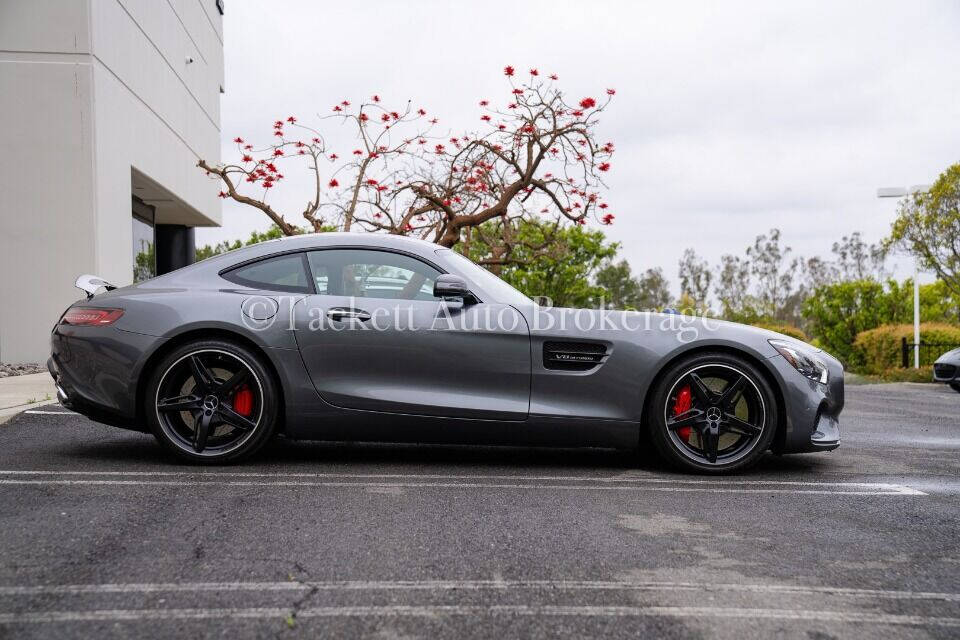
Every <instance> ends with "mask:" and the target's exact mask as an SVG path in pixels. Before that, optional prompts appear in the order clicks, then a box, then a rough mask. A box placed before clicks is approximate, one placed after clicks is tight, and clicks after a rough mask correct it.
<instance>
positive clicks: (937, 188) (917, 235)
mask: <svg viewBox="0 0 960 640" xmlns="http://www.w3.org/2000/svg"><path fill="white" fill-rule="evenodd" d="M885 246H886V247H888V248H899V249H904V250H906V251H908V252H909V253H911V254H912V255H913V256H915V257H916V258H917V259H918V260H919V261H920V265H921V266H922V267H923V268H924V269H930V270H932V271H934V272H936V274H937V276H938V277H939V278H940V279H941V280H942V281H943V283H944V285H946V287H947V288H948V289H950V290H951V291H952V292H954V293H955V294H960V163H957V164H954V165H951V166H950V167H948V168H947V170H946V171H944V172H943V173H941V174H940V176H939V177H938V178H937V180H936V182H934V183H933V186H932V187H931V188H930V191H929V192H927V193H917V194H914V195H913V196H912V197H910V198H906V199H904V200H902V201H901V203H900V209H899V211H898V212H897V219H896V220H895V221H894V223H893V228H892V229H891V232H890V237H889V238H887V240H886V242H885Z"/></svg>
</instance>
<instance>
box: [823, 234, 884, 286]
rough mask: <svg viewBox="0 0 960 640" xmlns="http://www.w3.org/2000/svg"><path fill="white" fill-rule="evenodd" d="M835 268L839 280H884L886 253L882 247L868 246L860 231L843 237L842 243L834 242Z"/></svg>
mask: <svg viewBox="0 0 960 640" xmlns="http://www.w3.org/2000/svg"><path fill="white" fill-rule="evenodd" d="M831 250H832V251H833V255H834V256H836V259H835V260H834V267H835V269H836V271H837V274H836V277H837V279H839V280H867V279H871V278H872V279H876V280H882V279H884V276H885V274H884V263H885V261H886V252H885V251H884V249H883V247H882V246H877V245H874V244H870V245H868V244H867V243H866V242H864V241H863V238H862V237H861V235H860V232H859V231H854V232H853V233H851V234H850V235H849V236H843V237H842V238H841V239H840V242H834V243H833V247H832V249H831Z"/></svg>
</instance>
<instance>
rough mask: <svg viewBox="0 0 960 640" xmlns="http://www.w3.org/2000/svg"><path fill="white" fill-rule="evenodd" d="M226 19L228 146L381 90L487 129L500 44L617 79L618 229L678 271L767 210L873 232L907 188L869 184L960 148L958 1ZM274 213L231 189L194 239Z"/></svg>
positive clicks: (509, 7)
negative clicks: (886, 191)
mask: <svg viewBox="0 0 960 640" xmlns="http://www.w3.org/2000/svg"><path fill="white" fill-rule="evenodd" d="M797 4H801V5H802V8H797V7H796V6H795V5H797ZM224 32H225V33H224V38H225V45H224V46H225V55H226V94H225V95H223V96H222V103H221V113H222V121H223V129H222V131H223V139H224V148H223V158H224V159H225V160H226V159H231V158H233V157H234V155H235V154H236V149H235V146H234V145H233V144H232V143H230V142H229V140H231V139H232V138H233V137H235V136H237V135H242V136H244V137H245V138H250V139H252V140H254V141H255V142H259V143H264V142H267V141H268V140H269V138H270V124H271V123H272V122H273V120H275V119H277V118H280V117H285V116H287V115H290V114H293V115H296V116H297V117H298V118H300V119H301V120H302V121H304V122H307V123H309V122H310V121H311V120H315V119H316V117H317V114H323V115H326V114H327V113H329V110H330V106H331V105H333V104H335V103H336V102H338V101H340V100H342V99H349V100H351V101H359V100H363V99H366V98H368V97H369V96H370V95H371V94H374V93H377V94H380V95H381V96H383V97H384V100H385V102H386V103H387V104H403V103H405V102H406V100H407V99H412V100H413V101H414V103H415V104H418V105H421V104H422V105H424V106H425V107H427V108H428V109H429V110H430V112H431V113H432V114H436V115H437V116H439V118H440V121H441V124H442V125H445V126H447V127H449V128H450V130H451V131H456V132H459V131H462V130H472V129H475V128H476V126H477V118H478V108H477V101H478V100H479V99H480V98H491V97H494V98H496V97H498V96H505V95H506V93H507V85H506V84H505V83H504V78H503V75H502V71H501V70H502V68H503V67H504V65H507V64H510V65H513V66H515V67H517V69H519V70H525V69H527V68H529V67H537V68H539V69H540V70H541V71H543V72H554V73H557V74H558V75H559V76H560V86H561V88H562V89H563V90H564V91H565V92H569V93H570V94H571V95H572V96H575V97H579V96H588V95H594V96H600V95H601V94H603V92H604V90H605V89H606V88H607V87H613V88H615V89H616V90H617V94H616V99H615V101H614V102H613V104H612V105H611V106H610V107H609V108H608V110H607V112H606V113H605V114H604V116H603V119H602V121H601V124H600V128H599V131H598V135H599V138H600V139H601V140H604V141H605V140H613V141H614V142H615V143H616V145H617V153H616V154H615V156H614V158H613V170H611V172H610V174H609V180H608V184H609V187H610V189H609V192H608V193H607V200H608V201H609V202H610V205H611V208H610V211H612V212H614V213H615V214H616V215H617V218H616V224H615V225H614V226H612V227H607V228H605V229H606V230H607V231H608V234H609V236H610V237H611V238H613V239H615V240H618V241H620V242H621V243H622V245H623V250H622V253H623V255H624V256H625V257H626V258H628V259H629V260H630V263H631V265H632V266H633V268H634V270H635V271H640V270H643V269H645V268H647V267H650V266H662V267H663V268H664V271H665V272H666V275H667V277H668V278H669V279H670V280H671V283H672V284H673V286H674V287H676V271H677V261H678V259H679V257H680V254H681V253H682V252H683V250H684V248H686V247H693V248H694V249H696V251H697V252H698V253H700V254H701V255H703V256H705V257H706V258H708V259H709V260H710V261H711V263H715V262H717V261H718V260H719V258H720V256H721V255H722V254H723V253H737V254H742V253H743V250H744V248H745V247H746V246H747V245H748V244H750V243H751V242H752V240H753V238H754V236H756V235H757V234H759V233H763V232H765V231H767V230H768V229H770V228H771V227H778V228H780V229H781V230H782V232H783V236H784V239H785V240H786V242H787V244H789V245H791V246H792V247H793V249H794V251H795V252H796V253H798V254H802V255H806V256H809V255H816V254H820V255H827V254H828V253H829V251H830V245H831V243H832V242H833V241H834V240H837V239H839V238H840V236H841V235H844V234H848V233H850V232H852V231H856V230H859V231H861V232H863V234H864V236H865V238H866V239H867V240H868V241H870V242H875V241H878V240H880V239H881V238H882V237H883V235H884V234H885V233H886V231H887V229H888V228H889V224H890V222H891V220H892V219H893V215H894V209H895V203H894V202H893V201H890V200H883V201H882V200H878V199H877V198H876V189H877V187H882V186H899V185H903V186H907V185H912V184H918V183H929V182H931V181H932V180H933V179H934V178H935V177H936V176H937V174H938V173H939V172H940V171H942V170H943V169H944V168H945V167H947V166H948V165H949V164H951V163H954V162H957V161H960V66H958V61H960V2H958V1H957V0H946V1H943V2H922V1H917V0H914V1H910V2H907V1H900V2H879V1H875V0H871V1H867V2H838V1H836V0H834V1H833V2H823V3H815V2H803V3H782V2H751V3H733V2H722V3H720V2H703V3H694V2H669V3H668V2H599V1H593V2H569V3H565V2H558V1H551V2H526V1H523V0H512V1H510V2H491V1H484V2H480V3H477V2H453V1H449V2H427V1H412V0H407V1H403V2H401V1H397V0H394V1H388V2H376V1H369V0H368V1H365V2H362V3H359V2H358V3H354V2H341V3H330V2H322V3H321V2H305V1H303V2H278V1H276V0H273V1H271V2H270V3H255V2H239V1H235V2H228V3H227V5H226V15H225V16H224ZM294 176H295V177H294V180H293V181H291V182H289V183H288V184H286V185H284V189H283V190H282V191H279V190H278V193H276V194H274V197H275V198H276V200H275V203H276V205H277V206H278V208H279V209H281V210H283V211H285V212H286V217H287V219H289V220H292V221H295V222H297V223H298V224H299V223H302V219H300V218H299V211H300V210H302V208H303V205H304V204H305V202H306V201H307V199H308V198H309V195H308V194H309V191H308V190H307V187H306V186H305V185H304V187H303V189H300V188H297V187H298V185H297V184H296V180H297V177H296V174H294ZM267 226H268V221H267V219H266V218H265V217H264V216H263V214H262V213H260V212H259V211H256V210H253V209H249V208H246V207H243V206H242V205H238V204H236V203H233V202H230V201H228V202H226V203H225V205H224V224H223V227H222V228H219V229H201V230H199V231H198V233H197V242H198V244H206V243H209V242H214V241H219V240H222V239H231V240H232V239H235V238H238V237H245V236H247V235H248V234H249V232H250V231H251V230H252V229H254V228H261V229H262V228H266V227H267ZM901 275H906V273H904V272H901Z"/></svg>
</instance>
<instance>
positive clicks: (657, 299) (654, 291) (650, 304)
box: [636, 267, 670, 311]
mask: <svg viewBox="0 0 960 640" xmlns="http://www.w3.org/2000/svg"><path fill="white" fill-rule="evenodd" d="M639 282H640V296H639V298H638V300H637V305H636V308H637V309H638V310H651V311H652V310H660V309H663V308H664V307H666V306H667V305H669V304H670V282H669V281H668V280H667V279H666V278H665V277H664V275H663V269H661V268H660V267H653V268H651V269H647V270H646V271H644V272H643V275H642V276H640V280H639Z"/></svg>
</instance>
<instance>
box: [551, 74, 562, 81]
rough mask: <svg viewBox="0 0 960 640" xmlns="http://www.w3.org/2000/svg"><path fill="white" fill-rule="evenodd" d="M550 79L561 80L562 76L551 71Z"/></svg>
mask: <svg viewBox="0 0 960 640" xmlns="http://www.w3.org/2000/svg"><path fill="white" fill-rule="evenodd" d="M550 79H551V80H559V79H560V77H559V76H557V74H555V73H551V74H550Z"/></svg>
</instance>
